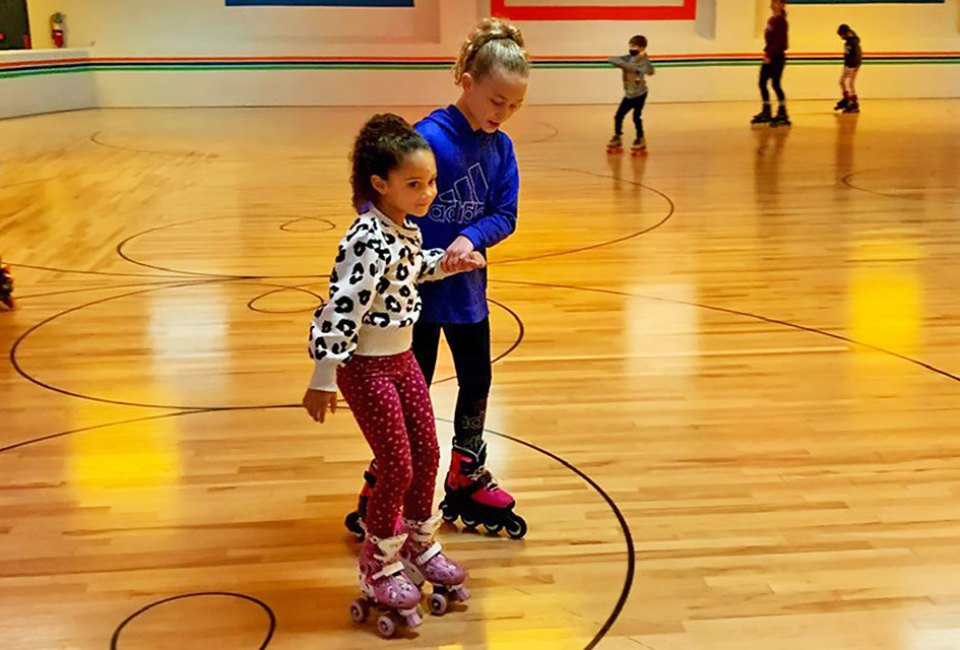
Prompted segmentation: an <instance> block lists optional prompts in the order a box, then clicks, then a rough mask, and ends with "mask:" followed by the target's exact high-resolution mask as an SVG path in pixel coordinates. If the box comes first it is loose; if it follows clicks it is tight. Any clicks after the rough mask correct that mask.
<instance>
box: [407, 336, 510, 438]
mask: <svg viewBox="0 0 960 650" xmlns="http://www.w3.org/2000/svg"><path fill="white" fill-rule="evenodd" d="M441 330H442V331H443V335H444V336H445V337H446V339H447V345H449V346H450V352H451V353H452V354H453V365H454V366H455V367H456V369H457V385H458V386H459V387H460V392H459V393H458V394H457V407H456V413H454V418H453V432H454V443H455V444H459V445H462V446H468V447H470V448H471V449H472V450H473V451H478V450H479V446H480V444H481V443H482V439H483V429H484V426H485V423H486V416H487V395H489V394H490V384H491V383H492V381H493V367H492V364H491V362H490V319H489V318H484V319H483V320H482V321H480V322H479V323H470V324H466V325H461V324H453V323H443V324H441V323H417V324H416V325H414V326H413V354H414V356H415V357H416V358H417V363H419V364H420V369H421V370H422V371H423V376H424V378H425V379H426V380H427V385H428V386H429V385H430V384H431V383H432V382H433V373H434V371H435V370H436V367H437V352H438V350H439V348H440V331H441Z"/></svg>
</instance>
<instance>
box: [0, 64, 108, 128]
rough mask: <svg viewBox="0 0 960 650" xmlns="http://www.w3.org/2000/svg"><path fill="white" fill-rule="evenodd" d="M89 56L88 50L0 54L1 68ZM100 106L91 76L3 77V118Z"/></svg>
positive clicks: (0, 100) (0, 112)
mask: <svg viewBox="0 0 960 650" xmlns="http://www.w3.org/2000/svg"><path fill="white" fill-rule="evenodd" d="M86 57H87V52H86V51H84V50H42V51H30V50H12V51H7V52H0V66H2V65H4V64H13V63H23V62H42V61H50V60H55V59H63V58H80V59H83V58H86ZM0 69H3V68H0ZM98 105H99V101H98V99H97V94H96V88H95V85H94V79H93V76H92V75H91V74H89V73H76V74H74V73H68V74H52V75H36V76H22V77H8V78H0V119H2V118H5V117H15V116H18V115H32V114H34V113H53V112H56V111H70V110H77V109H83V108H93V107H95V106H98Z"/></svg>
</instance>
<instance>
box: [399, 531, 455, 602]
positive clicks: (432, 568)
mask: <svg viewBox="0 0 960 650" xmlns="http://www.w3.org/2000/svg"><path fill="white" fill-rule="evenodd" d="M440 523H441V517H440V515H439V514H436V515H434V516H432V517H430V518H429V519H427V520H426V521H410V520H408V519H405V520H404V522H403V530H404V532H405V533H407V541H406V543H405V544H404V545H403V549H402V550H401V551H400V557H401V559H402V560H403V566H404V569H406V571H407V575H408V576H410V579H411V580H413V582H414V584H416V585H418V586H422V585H423V583H424V582H429V583H430V584H432V585H433V593H432V594H430V599H429V603H430V613H432V614H434V615H435V616H442V615H443V614H444V613H445V612H446V611H447V608H448V607H449V606H450V601H454V600H459V601H460V602H464V601H467V600H469V599H470V592H469V591H468V590H467V588H466V587H464V586H463V583H464V582H465V581H466V579H467V572H466V571H465V570H464V569H463V567H462V566H460V565H459V564H457V563H456V562H454V561H453V560H451V559H450V558H448V557H447V556H446V555H444V553H443V548H442V547H441V546H440V542H438V541H437V539H436V536H437V529H438V528H440Z"/></svg>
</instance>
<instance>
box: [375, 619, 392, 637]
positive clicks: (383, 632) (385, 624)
mask: <svg viewBox="0 0 960 650" xmlns="http://www.w3.org/2000/svg"><path fill="white" fill-rule="evenodd" d="M377 633H378V634H379V635H380V636H382V637H383V638H384V639H389V638H390V637H392V636H393V635H394V634H396V633H397V623H396V621H394V620H393V617H392V616H390V615H389V614H384V615H382V616H381V617H380V618H378V619H377Z"/></svg>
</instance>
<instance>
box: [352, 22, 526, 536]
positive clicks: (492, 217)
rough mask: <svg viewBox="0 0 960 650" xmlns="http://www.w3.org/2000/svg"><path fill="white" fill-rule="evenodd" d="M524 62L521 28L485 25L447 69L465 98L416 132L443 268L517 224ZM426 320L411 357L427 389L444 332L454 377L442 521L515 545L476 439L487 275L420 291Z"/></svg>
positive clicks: (366, 491)
mask: <svg viewBox="0 0 960 650" xmlns="http://www.w3.org/2000/svg"><path fill="white" fill-rule="evenodd" d="M529 71H530V62H529V59H528V56H527V53H526V50H525V49H524V45H523V36H522V35H521V33H520V30H519V29H517V28H516V27H514V26H513V25H511V24H510V23H508V22H506V21H503V20H499V19H495V18H488V19H485V20H483V21H481V22H480V24H479V25H477V27H476V28H475V29H474V30H473V31H472V32H471V33H470V35H469V36H468V37H467V40H466V41H465V42H464V44H463V46H462V47H461V50H460V56H459V57H458V59H457V63H456V66H455V68H454V78H455V80H456V84H457V85H458V86H460V88H461V89H462V92H461V94H460V98H459V99H458V100H457V102H456V104H454V105H451V106H447V107H446V108H439V109H437V110H435V111H433V112H432V113H431V114H430V115H428V116H427V117H426V118H424V119H423V120H421V121H420V122H418V123H417V125H416V129H417V131H418V132H420V133H421V134H422V135H423V137H424V138H426V140H427V141H428V142H429V143H430V146H431V147H432V148H433V151H434V153H435V154H436V156H437V166H438V171H439V176H438V178H437V189H438V193H439V194H438V196H437V200H436V202H435V203H434V204H433V206H432V207H431V208H430V212H429V214H428V215H427V218H426V219H424V220H423V222H422V223H421V226H420V227H421V230H422V231H423V240H424V245H426V246H430V247H433V246H438V247H444V248H446V255H445V257H444V261H443V264H457V263H459V262H461V261H463V260H464V259H468V258H469V256H471V255H474V254H475V253H476V252H477V251H481V252H483V251H485V250H486V249H488V248H490V247H491V246H494V245H495V244H497V243H499V242H501V241H503V240H504V239H506V238H507V237H509V236H510V235H511V234H512V233H513V232H514V230H515V229H516V225H517V200H518V196H519V190H520V175H519V172H518V169H517V158H516V155H515V154H514V151H513V142H512V141H511V140H510V137H509V136H508V135H507V134H506V133H504V132H503V131H501V130H500V129H501V127H502V126H503V124H504V123H505V122H506V121H507V120H509V119H510V118H511V117H512V116H513V115H514V114H515V113H516V111H517V110H518V109H519V108H520V106H521V104H522V103H523V99H524V97H525V95H526V91H527V77H528V76H529ZM421 294H422V297H423V313H422V314H421V317H420V320H419V321H417V324H416V325H415V326H414V332H413V353H414V355H416V358H417V362H418V363H419V364H420V367H421V369H422V370H423V374H424V376H425V377H426V379H427V383H428V384H429V383H430V382H431V381H432V380H433V374H434V370H435V368H436V364H437V352H438V349H439V346H440V335H441V333H442V334H443V336H444V337H445V338H446V340H447V344H448V345H449V347H450V352H451V354H452V355H453V363H454V366H455V367H456V372H457V384H458V386H459V392H458V394H457V404H456V407H455V412H454V418H453V419H454V422H453V431H454V433H453V449H452V451H451V456H450V469H449V471H448V472H447V476H446V479H445V481H444V493H445V494H444V500H443V502H442V503H441V504H440V508H441V510H442V512H443V516H444V518H445V519H446V520H447V521H449V522H454V521H456V520H457V519H458V518H459V519H461V520H462V521H463V523H464V525H465V526H466V527H467V528H468V529H472V528H474V527H476V526H478V525H480V524H483V526H484V527H485V528H486V529H487V530H488V531H489V532H499V531H500V530H505V531H506V533H507V534H508V535H509V536H510V537H512V538H514V539H519V538H521V537H523V536H524V535H526V532H527V523H526V521H524V520H523V518H522V517H520V516H519V515H517V514H516V513H515V512H514V507H515V506H516V501H515V500H514V498H513V497H512V496H511V495H510V493H509V492H507V491H506V490H504V489H503V488H501V487H500V486H499V485H498V484H497V482H496V481H495V480H494V478H493V476H492V474H491V473H490V471H489V470H488V469H487V468H486V461H487V445H486V442H485V441H484V439H483V433H484V428H485V422H486V414H487V397H488V395H489V393H490V385H491V382H492V378H493V367H492V361H491V354H490V317H489V308H488V305H487V274H486V271H485V270H483V269H481V270H478V271H473V272H470V273H463V274H461V275H457V276H454V277H451V278H447V279H445V280H443V281H441V282H433V283H430V284H429V285H425V286H424V287H423V288H422V289H421ZM378 473H379V470H378V463H377V462H376V461H375V462H374V463H371V465H370V467H369V468H368V469H367V471H366V472H365V473H364V477H365V479H366V481H365V483H364V486H363V490H362V492H361V493H360V499H359V503H358V509H357V511H356V512H352V513H350V514H349V515H348V516H347V521H346V524H347V528H349V529H350V530H352V531H353V532H355V533H356V532H358V531H361V532H362V529H363V523H362V520H363V518H364V510H365V507H366V504H367V503H368V502H369V499H371V498H372V495H373V494H375V493H376V490H377V489H378V486H379V483H378V479H377V476H378Z"/></svg>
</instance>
